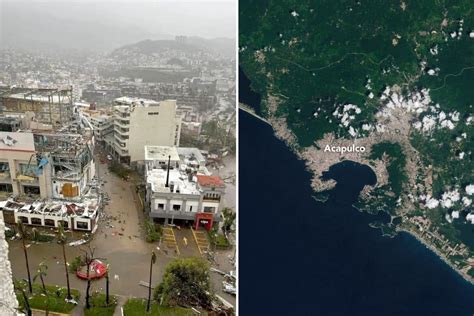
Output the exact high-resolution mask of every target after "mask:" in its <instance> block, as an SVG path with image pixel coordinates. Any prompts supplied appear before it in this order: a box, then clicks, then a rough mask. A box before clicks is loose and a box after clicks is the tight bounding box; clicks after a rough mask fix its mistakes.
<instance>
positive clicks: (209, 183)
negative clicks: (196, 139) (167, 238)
mask: <svg viewBox="0 0 474 316" xmlns="http://www.w3.org/2000/svg"><path fill="white" fill-rule="evenodd" d="M145 152H146V154H145V156H146V157H147V158H149V159H148V160H147V161H146V167H145V169H146V198H145V202H146V205H147V208H148V210H149V215H150V217H151V218H153V219H156V220H160V221H163V222H165V223H175V222H181V223H184V224H192V225H193V226H195V227H196V228H197V227H199V226H200V225H203V226H205V227H206V229H210V228H211V227H212V225H213V223H214V222H216V221H219V219H220V212H221V209H222V205H223V200H224V194H225V184H224V181H223V180H222V179H221V178H220V177H218V176H212V175H210V174H209V172H208V170H207V169H206V167H205V160H204V158H203V157H202V155H201V154H200V152H199V150H198V149H195V148H176V147H164V148H163V147H158V146H147V147H146V148H145Z"/></svg>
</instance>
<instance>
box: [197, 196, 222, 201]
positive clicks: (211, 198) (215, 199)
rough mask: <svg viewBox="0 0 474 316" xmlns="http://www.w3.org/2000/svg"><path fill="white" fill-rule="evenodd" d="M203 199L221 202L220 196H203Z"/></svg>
mask: <svg viewBox="0 0 474 316" xmlns="http://www.w3.org/2000/svg"><path fill="white" fill-rule="evenodd" d="M202 200H203V202H220V201H221V198H220V197H203V198H202Z"/></svg>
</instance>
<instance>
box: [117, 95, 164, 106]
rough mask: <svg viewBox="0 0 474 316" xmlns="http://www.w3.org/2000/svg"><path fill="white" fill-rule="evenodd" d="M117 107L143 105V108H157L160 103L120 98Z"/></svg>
mask: <svg viewBox="0 0 474 316" xmlns="http://www.w3.org/2000/svg"><path fill="white" fill-rule="evenodd" d="M115 104H116V105H128V106H130V105H135V106H138V105H141V106H145V107H146V106H157V105H160V102H158V101H154V100H148V99H142V98H134V97H120V98H117V99H115Z"/></svg>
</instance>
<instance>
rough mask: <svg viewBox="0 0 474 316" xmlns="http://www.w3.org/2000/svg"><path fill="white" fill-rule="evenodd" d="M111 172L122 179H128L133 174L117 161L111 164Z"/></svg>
mask: <svg viewBox="0 0 474 316" xmlns="http://www.w3.org/2000/svg"><path fill="white" fill-rule="evenodd" d="M109 171H110V172H112V173H114V174H115V175H117V176H118V177H120V178H122V179H127V178H128V177H129V176H130V174H131V173H132V171H131V170H130V169H128V168H126V167H125V166H124V165H122V164H121V163H119V162H117V161H115V160H114V161H111V162H110V165H109Z"/></svg>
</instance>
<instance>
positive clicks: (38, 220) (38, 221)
mask: <svg viewBox="0 0 474 316" xmlns="http://www.w3.org/2000/svg"><path fill="white" fill-rule="evenodd" d="M31 225H43V224H42V223H41V218H38V217H32V218H31Z"/></svg>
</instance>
